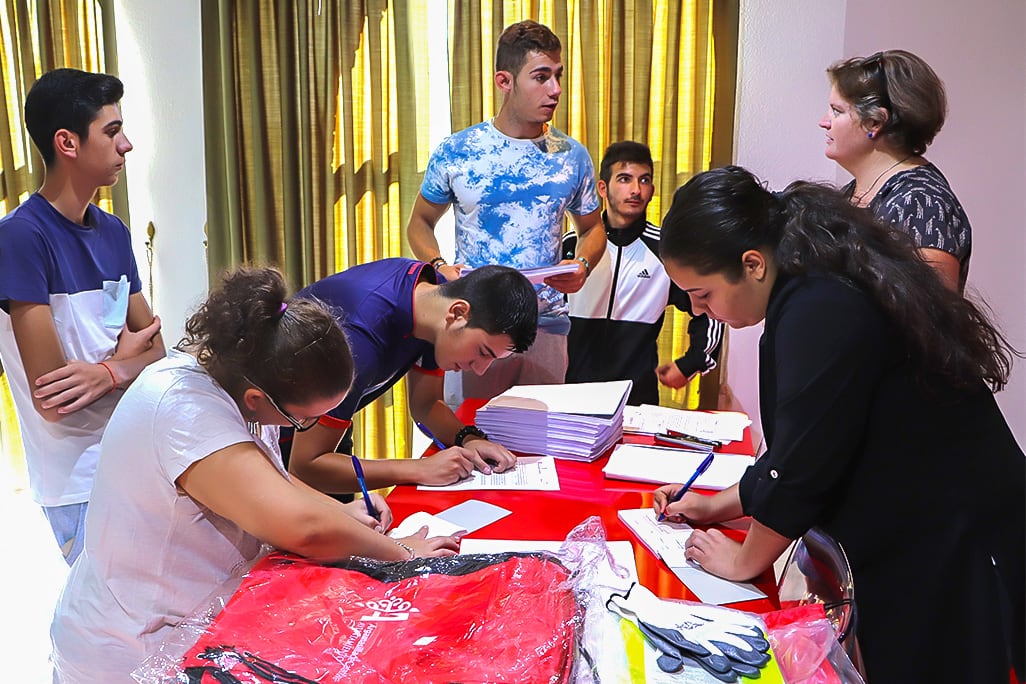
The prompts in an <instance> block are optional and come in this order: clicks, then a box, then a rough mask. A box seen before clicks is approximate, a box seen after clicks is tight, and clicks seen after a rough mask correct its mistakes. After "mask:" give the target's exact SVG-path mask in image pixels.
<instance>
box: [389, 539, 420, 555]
mask: <svg viewBox="0 0 1026 684" xmlns="http://www.w3.org/2000/svg"><path fill="white" fill-rule="evenodd" d="M392 541H394V542H395V543H396V546H400V547H402V548H404V549H406V552H407V553H409V554H410V560H413V559H414V558H416V557H417V553H416V552H415V551H414V550H413V547H412V546H410V545H409V544H403V543H402V542H401V541H396V540H395V539H393V540H392Z"/></svg>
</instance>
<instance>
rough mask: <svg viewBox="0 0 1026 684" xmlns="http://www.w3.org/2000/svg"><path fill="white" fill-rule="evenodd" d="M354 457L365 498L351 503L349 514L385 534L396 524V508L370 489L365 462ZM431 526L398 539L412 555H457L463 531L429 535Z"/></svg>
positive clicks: (347, 510)
mask: <svg viewBox="0 0 1026 684" xmlns="http://www.w3.org/2000/svg"><path fill="white" fill-rule="evenodd" d="M350 458H352V460H353V471H354V472H355V473H356V480H357V482H359V484H360V493H361V494H362V495H363V498H362V499H357V500H356V501H353V502H351V503H348V504H344V505H345V507H346V513H348V514H349V515H351V516H353V517H354V518H356V519H357V520H359V521H360V522H361V523H363V524H364V525H366V526H367V527H369V528H371V529H372V530H375V531H377V532H380V533H382V534H384V533H385V532H387V531H388V528H390V527H391V526H392V511H391V509H390V508H389V507H388V504H387V503H385V499H384V497H382V496H381V495H379V494H378V493H377V492H373V493H372V492H370V491H368V490H367V480H366V478H365V476H364V473H363V465H362V464H361V463H360V459H359V458H357V457H356V456H351V457H350ZM427 533H428V528H427V527H426V526H424V527H421V528H420V529H419V530H418V531H417V532H416V533H415V534H413V535H410V536H409V537H402V538H400V539H396V540H395V541H396V542H397V543H399V545H400V546H402V547H403V548H405V549H408V550H409V551H410V553H411V556H412V557H418V558H419V557H428V556H453V555H456V553H457V552H458V551H459V550H460V536H461V535H459V534H454V535H450V536H447V537H428V536H427Z"/></svg>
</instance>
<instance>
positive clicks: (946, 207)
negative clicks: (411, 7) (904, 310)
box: [819, 50, 972, 292]
mask: <svg viewBox="0 0 1026 684" xmlns="http://www.w3.org/2000/svg"><path fill="white" fill-rule="evenodd" d="M827 74H828V75H829V76H830V82H831V85H832V86H833V87H832V88H831V91H830V108H829V110H828V111H827V113H826V116H824V117H823V118H822V119H821V120H820V122H819V125H820V127H821V128H823V129H824V130H826V132H827V147H826V156H827V157H829V158H830V159H833V160H834V161H836V162H837V163H838V164H840V165H841V166H842V167H843V168H844V170H845V171H847V172H848V173H850V174H851V175H853V176H854V177H855V179H854V180H852V181H851V182H850V183H848V184H847V185H846V186H845V187H844V188H843V190H842V192H844V194H845V196H847V197H848V198H849V199H850V200H851V202H852V204H855V205H857V206H860V207H868V208H869V209H870V210H871V211H872V212H873V213H874V214H875V215H876V216H877V218H879V219H881V220H882V221H884V222H886V223H889V224H891V225H894V226H896V227H897V228H899V229H901V230H902V231H904V232H906V233H908V234H909V235H911V236H912V239H913V240H914V241H915V243H916V246H918V247H919V254H920V256H922V257H923V258H924V259H925V260H926V261H927V263H929V264H930V265H931V266H933V267H934V268H935V269H936V270H937V272H938V273H939V274H940V276H941V279H942V280H943V281H944V283H945V284H946V285H948V287H950V288H951V289H953V290H957V291H958V292H962V291H963V290H964V289H965V280H966V276H967V275H968V273H969V254H970V252H971V250H972V230H971V228H970V226H969V218H968V217H967V216H966V214H965V211H964V210H963V209H962V205H961V204H959V202H958V198H957V197H955V193H954V192H952V190H951V187H950V186H949V185H948V181H947V179H946V178H945V177H944V175H943V174H941V172H940V170H938V169H937V167H936V166H934V165H933V164H931V163H930V162H928V161H927V160H926V159H924V158H923V156H922V155H923V153H924V152H925V151H926V148H927V146H928V145H929V144H930V143H931V142H933V139H934V136H936V135H937V132H938V131H940V129H941V126H943V125H944V116H945V114H946V111H947V99H946V97H945V95H944V84H943V83H941V80H940V79H939V78H938V77H937V74H936V73H934V71H933V69H931V68H930V65H929V64H927V63H926V62H924V61H923V60H922V59H920V58H919V57H917V56H916V55H914V54H912V53H910V52H906V51H904V50H887V51H885V52H877V53H876V54H874V55H872V56H870V57H855V58H852V59H849V60H846V61H843V62H838V63H837V64H834V65H833V66H831V67H830V68H829V69H827Z"/></svg>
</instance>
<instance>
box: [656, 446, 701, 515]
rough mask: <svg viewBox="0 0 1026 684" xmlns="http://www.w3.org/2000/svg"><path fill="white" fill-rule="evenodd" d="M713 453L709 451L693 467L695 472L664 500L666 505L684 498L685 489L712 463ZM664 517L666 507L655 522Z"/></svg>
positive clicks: (689, 487)
mask: <svg viewBox="0 0 1026 684" xmlns="http://www.w3.org/2000/svg"><path fill="white" fill-rule="evenodd" d="M714 455H715V454H713V453H712V452H711V451H710V452H709V455H708V456H706V457H705V460H703V461H702V462H701V463H699V464H698V467H697V468H696V469H695V473H694V474H693V475H692V476H691V477H690V478H688V481H687V482H685V483H684V486H683V487H681V488H680V490H679V491H678V492H677V493H676V494H674V495H673V496H672V497H671V498H670V500H669V501H667V502H666V505H667V506H669V505H670V504H672V503H677V502H678V501H680V500H681V499H683V498H684V495H685V494H686V493H687V491H688V490H689V489H691V485H693V484H695V480H697V479H698V477H699V476H700V475H701V474H702V473H704V472H705V471H706V470H708V469H709V466H711V465H712V462H713V456H714ZM665 517H666V509H665V508H664V509H663V512H662V513H660V514H659V517H658V518H656V522H662V521H663V518H665Z"/></svg>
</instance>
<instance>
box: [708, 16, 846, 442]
mask: <svg viewBox="0 0 1026 684" xmlns="http://www.w3.org/2000/svg"><path fill="white" fill-rule="evenodd" d="M844 5H845V3H844V0H819V1H817V2H807V1H806V0H742V2H741V31H740V43H741V47H740V58H739V62H738V102H737V115H736V124H735V126H736V130H735V147H734V149H735V154H734V158H735V161H736V163H737V164H739V165H741V166H744V167H746V168H748V169H749V170H751V171H752V172H753V173H755V174H756V175H757V176H758V177H759V178H761V179H762V180H764V181H768V182H769V185H770V187H772V188H773V189H779V188H782V187H783V186H785V185H787V183H789V182H790V181H792V180H794V179H796V178H807V179H819V180H823V179H830V180H833V177H834V173H835V171H834V168H835V165H834V163H833V162H832V161H830V160H829V159H827V158H826V157H825V156H823V148H824V138H823V135H822V131H820V129H819V128H817V127H816V122H818V121H819V119H820V117H822V115H823V112H824V111H825V110H826V102H827V96H828V95H829V91H830V88H829V85H828V83H827V78H826V73H825V69H826V67H827V65H828V64H830V63H831V62H834V61H836V60H837V59H839V58H840V57H841V52H842V49H841V46H842V39H843V32H844ZM729 334H730V341H729V345H728V358H727V372H726V382H727V383H728V384H729V385H730V388H731V390H732V391H733V393H734V398H735V400H736V401H737V402H738V403H739V404H740V408H742V409H743V410H745V411H747V412H748V414H749V415H750V416H751V417H752V420H753V421H754V422H755V428H756V432H757V433H758V434H759V435H760V436H761V433H762V429H761V425H760V424H759V419H758V416H759V396H758V385H759V376H758V371H759V363H758V350H759V346H758V345H759V336H760V335H761V334H762V325H761V324H760V325H759V326H756V327H753V328H747V329H745V330H731V331H730V333H729Z"/></svg>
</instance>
